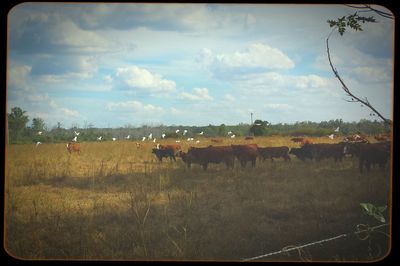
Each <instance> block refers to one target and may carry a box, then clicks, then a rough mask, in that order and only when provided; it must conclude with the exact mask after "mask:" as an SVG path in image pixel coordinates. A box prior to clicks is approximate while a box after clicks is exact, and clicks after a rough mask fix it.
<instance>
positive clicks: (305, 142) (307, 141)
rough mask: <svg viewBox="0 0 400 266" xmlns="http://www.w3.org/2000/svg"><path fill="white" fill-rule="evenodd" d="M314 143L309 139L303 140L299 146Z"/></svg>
mask: <svg viewBox="0 0 400 266" xmlns="http://www.w3.org/2000/svg"><path fill="white" fill-rule="evenodd" d="M313 143H314V142H313V141H312V140H311V139H303V140H302V141H301V145H307V144H313Z"/></svg>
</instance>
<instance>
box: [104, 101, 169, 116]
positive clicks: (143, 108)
mask: <svg viewBox="0 0 400 266" xmlns="http://www.w3.org/2000/svg"><path fill="white" fill-rule="evenodd" d="M106 109H107V110H109V111H131V112H139V113H146V114H148V115H150V114H153V113H155V112H162V111H163V108H161V107H158V106H154V105H151V104H143V103H141V102H139V101H126V102H110V103H108V104H107V105H106Z"/></svg>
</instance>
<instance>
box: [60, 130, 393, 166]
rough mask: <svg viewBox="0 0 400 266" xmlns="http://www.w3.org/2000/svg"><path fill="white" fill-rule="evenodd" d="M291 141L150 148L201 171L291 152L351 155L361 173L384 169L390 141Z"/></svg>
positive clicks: (76, 147) (75, 146) (71, 147)
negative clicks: (265, 144) (275, 144)
mask: <svg viewBox="0 0 400 266" xmlns="http://www.w3.org/2000/svg"><path fill="white" fill-rule="evenodd" d="M375 139H376V138H375ZM291 140H292V141H293V142H299V143H300V147H293V148H291V149H289V147H287V146H281V147H259V146H257V144H242V145H228V146H213V145H210V146H208V147H203V148H199V147H190V148H189V149H188V151H187V152H184V151H182V149H181V145H180V144H165V145H161V144H158V145H157V147H156V148H153V149H152V153H154V154H155V155H156V156H157V158H158V160H159V161H160V162H162V159H163V158H170V160H174V161H176V157H180V158H181V159H182V160H183V162H184V163H185V164H186V165H187V167H189V168H190V167H191V165H192V164H199V165H201V166H202V167H203V169H204V170H207V167H208V164H210V163H215V164H219V163H225V165H226V167H227V168H228V169H229V168H233V167H234V162H235V159H236V158H237V159H238V161H239V162H240V164H241V166H242V167H246V165H247V163H248V162H251V165H252V166H253V167H255V166H256V161H257V158H259V159H260V160H263V161H265V160H266V159H271V161H273V160H274V158H283V159H284V160H285V161H290V155H294V156H296V157H297V158H298V159H300V160H302V161H305V160H306V159H310V160H315V161H317V162H319V161H321V160H322V159H328V158H333V159H334V161H335V162H337V161H342V158H343V157H352V156H355V157H357V158H358V160H359V169H360V172H363V169H364V167H365V168H366V169H367V171H369V170H370V168H371V166H375V165H378V166H379V167H380V168H381V169H384V168H385V166H386V164H387V163H388V161H389V158H390V147H391V142H390V140H388V139H382V140H381V141H380V142H377V143H369V142H368V140H367V139H366V138H362V137H360V136H358V135H356V136H355V137H354V136H351V137H346V138H344V140H343V141H342V142H339V143H335V144H328V143H318V144H314V143H313V142H312V140H310V139H307V138H302V137H295V138H292V139H291ZM67 150H68V152H69V153H72V152H78V153H80V144H79V143H76V142H69V143H68V144H67Z"/></svg>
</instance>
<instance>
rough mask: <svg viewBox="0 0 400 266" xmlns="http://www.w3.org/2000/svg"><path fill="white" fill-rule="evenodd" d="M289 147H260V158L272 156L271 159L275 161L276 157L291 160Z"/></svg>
mask: <svg viewBox="0 0 400 266" xmlns="http://www.w3.org/2000/svg"><path fill="white" fill-rule="evenodd" d="M288 152H289V148H288V147H287V146H281V147H258V153H259V155H260V158H262V159H263V161H265V159H268V158H271V161H272V162H273V161H274V159H273V158H274V157H275V158H280V157H282V158H284V159H285V161H288V160H289V161H290V156H289V154H288Z"/></svg>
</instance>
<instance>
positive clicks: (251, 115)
mask: <svg viewBox="0 0 400 266" xmlns="http://www.w3.org/2000/svg"><path fill="white" fill-rule="evenodd" d="M250 117H251V125H252V124H253V113H250Z"/></svg>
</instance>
